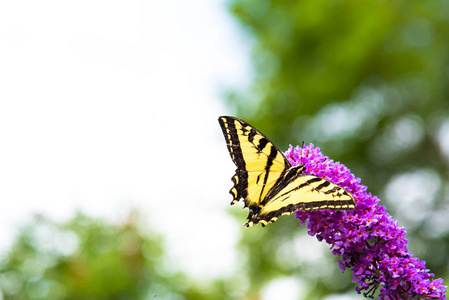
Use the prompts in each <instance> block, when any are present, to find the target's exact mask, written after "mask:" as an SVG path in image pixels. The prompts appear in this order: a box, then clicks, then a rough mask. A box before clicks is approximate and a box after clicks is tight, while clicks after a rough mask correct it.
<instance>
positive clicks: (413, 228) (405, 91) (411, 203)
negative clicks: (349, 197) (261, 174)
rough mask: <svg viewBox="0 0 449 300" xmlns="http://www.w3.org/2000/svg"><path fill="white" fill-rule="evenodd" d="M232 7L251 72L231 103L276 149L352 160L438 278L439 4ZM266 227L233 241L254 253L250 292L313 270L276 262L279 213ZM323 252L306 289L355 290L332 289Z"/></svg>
mask: <svg viewBox="0 0 449 300" xmlns="http://www.w3.org/2000/svg"><path fill="white" fill-rule="evenodd" d="M231 11H232V13H233V14H234V15H235V16H236V18H237V19H238V20H239V21H240V22H241V24H242V26H243V27H244V28H245V30H246V32H247V33H248V36H249V37H250V38H251V41H252V46H253V65H254V69H255V78H254V80H253V84H252V86H251V88H250V90H248V91H240V92H235V93H234V94H233V95H232V97H230V99H229V102H230V103H229V104H230V105H231V106H232V107H235V108H236V111H237V114H236V116H237V117H241V118H244V119H245V120H246V121H248V122H250V123H251V124H252V125H254V126H256V127H257V128H258V129H260V130H261V131H262V132H264V133H265V134H266V135H267V136H268V137H269V138H270V139H271V140H272V141H273V142H274V143H275V144H277V145H278V147H280V149H287V146H288V144H293V145H296V144H301V143H302V142H303V141H305V142H306V143H309V142H312V143H314V144H315V145H317V146H320V148H321V149H322V150H323V152H324V153H325V154H326V155H328V156H330V157H331V158H333V159H334V160H337V161H342V162H343V163H344V164H345V165H347V166H349V167H350V168H351V169H352V171H353V173H355V174H356V175H357V176H359V177H361V178H362V183H363V184H365V185H367V186H368V187H369V191H371V192H372V193H373V194H377V195H379V196H380V197H381V199H383V200H384V201H383V202H382V204H383V205H386V206H387V209H388V211H389V212H390V213H392V214H393V216H395V217H396V218H398V219H399V220H400V224H401V225H403V226H405V227H406V229H407V231H408V235H407V237H408V238H409V239H410V240H411V245H410V248H411V250H412V251H414V254H415V255H417V256H419V257H420V258H422V259H424V260H426V261H427V262H428V264H427V266H428V267H429V268H430V269H431V270H432V271H433V272H434V273H436V275H437V276H443V275H444V274H446V272H447V270H446V266H447V265H448V264H449V255H447V250H446V249H447V248H448V246H449V244H448V243H447V240H448V238H447V237H448V236H449V234H448V233H449V220H448V219H447V218H444V217H442V215H443V214H447V212H448V209H447V204H445V203H447V198H448V194H447V186H449V177H448V174H449V172H448V166H449V153H448V150H447V149H445V146H444V144H445V143H447V142H445V141H444V139H445V138H446V139H447V138H449V134H447V129H444V128H449V126H447V125H448V124H449V107H448V104H449V100H448V99H449V72H448V67H447V66H448V62H449V5H448V3H447V2H445V1H418V0H412V1H398V0H395V1H383V0H367V1H355V0H332V1H331V0H299V1H298V0H282V1H271V0H234V1H233V2H232V4H231ZM255 99H256V100H255ZM416 178H418V179H419V180H420V181H417V179H416ZM398 182H399V183H402V184H400V185H399V184H398ZM417 182H418V183H417ZM417 187H420V189H421V190H423V191H425V194H424V195H422V194H419V191H417ZM385 201H386V202H385ZM401 201H402V202H401ZM443 212H444V213H443ZM436 218H437V219H438V220H439V222H438V223H436V221H435V220H436ZM251 230H252V229H251ZM263 230H264V233H263V235H264V239H263V241H262V239H260V240H256V241H254V240H252V239H251V238H250V237H249V236H250V235H252V234H255V233H254V231H252V232H249V231H250V230H248V232H245V235H244V238H243V239H242V242H241V248H242V249H246V251H247V252H251V253H254V256H256V255H261V256H262V257H259V258H258V260H259V264H254V263H252V264H251V265H250V266H251V267H250V269H249V270H248V273H250V274H251V275H252V276H256V277H253V278H256V279H255V280H254V281H253V282H252V283H251V290H252V291H253V292H252V293H253V294H257V293H259V292H260V289H261V288H262V287H263V286H264V285H265V284H266V283H267V282H269V281H270V280H271V279H272V278H273V277H276V276H278V275H279V274H284V275H288V274H293V273H295V274H298V276H299V277H300V278H301V279H303V280H304V281H308V280H309V279H308V276H310V273H307V272H305V271H304V270H300V271H299V272H297V269H298V268H304V264H302V263H299V264H298V265H291V266H287V267H285V266H281V265H280V264H279V261H277V260H276V259H274V258H275V257H276V255H275V251H276V246H274V245H277V244H278V240H279V239H281V238H282V236H285V237H289V238H292V236H293V233H292V231H295V232H296V231H297V230H298V228H296V227H295V226H294V225H292V224H291V223H290V222H288V223H287V222H285V223H281V222H280V221H277V222H276V223H275V224H274V225H269V226H267V227H266V228H264V229H263ZM301 234H304V233H301ZM311 242H315V241H311ZM267 245H270V246H267ZM425 245H431V247H430V246H429V247H426V246H425ZM264 247H268V249H264V250H254V249H261V248H264ZM249 249H251V251H250V250H249ZM443 249H444V250H443ZM252 251H257V252H252ZM330 259H331V261H332V263H331V264H330V265H329V269H328V270H327V271H326V272H322V273H321V274H320V275H319V276H315V277H317V278H316V280H314V282H318V286H314V290H320V291H324V292H323V294H322V295H321V296H319V297H324V296H325V295H326V294H329V293H341V292H344V291H345V290H353V289H354V287H353V286H348V285H343V286H341V285H340V286H334V287H330V288H329V285H331V284H330V283H329V280H327V281H324V280H323V279H324V278H326V276H327V274H326V273H327V272H330V273H332V274H337V273H338V270H337V267H338V264H337V261H336V260H337V259H336V258H335V257H334V258H330ZM250 262H251V260H250ZM317 272H319V270H318V271H317ZM256 274H258V275H256ZM261 277H263V278H261ZM335 280H336V279H332V281H335ZM314 295H315V297H316V294H314ZM312 298H313V297H308V298H307V299H312Z"/></svg>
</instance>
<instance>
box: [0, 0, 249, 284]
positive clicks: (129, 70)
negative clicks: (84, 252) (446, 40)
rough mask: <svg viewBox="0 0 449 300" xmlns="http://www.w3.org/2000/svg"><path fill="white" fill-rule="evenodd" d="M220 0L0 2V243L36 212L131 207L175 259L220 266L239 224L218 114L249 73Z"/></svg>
mask: <svg viewBox="0 0 449 300" xmlns="http://www.w3.org/2000/svg"><path fill="white" fill-rule="evenodd" d="M225 2H226V1H210V0H196V1H193V2H192V1H188V2H186V1H181V0H173V1H144V0H142V1H134V0H128V1H111V0H107V1H103V0H94V1H92V0H89V1H86V0H78V1H60V0H54V1H50V0H43V1H30V0H19V1H2V2H0V140H1V147H0V182H1V184H0V199H1V201H0V250H1V251H5V250H7V249H8V246H10V245H11V243H12V241H13V239H14V237H15V235H16V234H17V232H18V230H19V229H20V227H21V226H23V225H25V224H26V223H27V222H29V221H30V220H31V218H32V216H33V215H35V214H39V215H43V216H44V217H46V218H49V219H50V220H54V221H57V222H62V221H65V220H68V219H69V218H71V217H73V216H74V214H75V212H76V211H77V210H79V211H82V212H84V213H87V214H88V215H90V216H93V217H102V218H106V219H108V220H111V221H112V222H120V221H123V220H125V219H126V217H127V214H128V212H129V211H130V210H131V209H137V210H138V211H139V212H140V214H141V216H142V219H144V220H145V222H147V224H148V225H150V226H151V227H152V228H153V229H155V230H156V231H158V232H160V233H162V234H163V235H164V238H165V240H166V244H167V250H168V254H169V257H171V258H172V262H173V265H174V266H173V267H174V268H182V269H185V270H187V271H188V272H189V273H191V274H193V275H194V276H197V277H203V278H206V277H208V276H222V275H226V274H227V273H229V272H231V270H232V268H233V267H234V266H235V264H236V257H235V253H234V251H233V248H234V246H235V243H236V241H237V239H238V237H239V232H240V231H241V230H242V228H241V225H240V224H238V223H236V222H235V221H234V220H233V218H232V217H230V216H229V215H228V214H227V210H228V209H229V208H228V207H229V203H230V201H231V195H229V193H228V191H229V189H230V188H231V186H232V182H231V180H230V178H231V176H232V175H233V172H234V169H235V167H234V165H233V164H232V161H231V159H230V157H229V154H228V153H227V150H226V146H225V142H224V139H223V137H222V135H221V130H220V127H219V125H218V122H217V118H218V116H220V115H226V114H228V113H229V110H228V109H227V108H226V107H225V105H224V101H223V100H224V99H225V96H224V93H225V92H226V90H228V89H239V88H242V87H245V86H246V85H248V83H249V82H250V77H251V74H250V67H249V56H250V55H249V50H248V49H249V47H248V41H246V40H245V38H244V35H243V34H242V32H241V29H240V28H239V27H238V25H237V23H236V21H235V20H234V19H232V17H231V16H230V14H229V13H228V11H227V9H226V3H225ZM235 209H238V208H235ZM243 223H244V220H242V224H243ZM217 256H218V257H219V259H217Z"/></svg>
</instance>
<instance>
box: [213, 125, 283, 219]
mask: <svg viewBox="0 0 449 300" xmlns="http://www.w3.org/2000/svg"><path fill="white" fill-rule="evenodd" d="M218 121H219V123H220V126H221V129H222V130H223V135H224V137H225V140H226V144H227V146H228V150H229V154H230V155H231V158H232V160H233V161H234V164H235V165H236V166H237V170H236V172H235V175H234V176H233V177H232V181H233V182H234V186H233V187H232V189H231V190H230V193H231V195H232V196H233V200H232V202H231V204H235V203H236V202H238V201H239V200H240V199H243V201H244V203H245V207H249V208H250V216H251V215H252V214H253V215H254V214H255V213H256V212H257V211H258V210H259V209H260V206H259V204H260V203H261V201H262V200H263V199H264V198H265V197H266V195H267V194H268V192H269V191H270V189H271V188H272V187H273V186H274V185H275V183H276V182H277V181H278V180H279V179H280V178H282V176H283V174H284V173H285V170H286V169H287V168H289V167H290V163H289V162H288V161H287V159H286V158H285V157H284V155H283V154H282V153H281V151H279V149H278V148H277V147H276V146H275V145H274V144H273V143H272V142H270V140H269V139H268V138H267V137H266V136H264V135H263V134H262V133H261V132H260V131H258V130H257V129H255V128H254V127H252V126H251V125H249V124H248V123H246V122H245V121H243V120H240V119H238V118H234V117H220V118H218Z"/></svg>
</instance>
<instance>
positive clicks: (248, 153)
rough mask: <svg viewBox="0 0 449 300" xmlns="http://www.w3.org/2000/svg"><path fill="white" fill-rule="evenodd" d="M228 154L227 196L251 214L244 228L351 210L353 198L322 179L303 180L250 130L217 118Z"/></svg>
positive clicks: (240, 122)
mask: <svg viewBox="0 0 449 300" xmlns="http://www.w3.org/2000/svg"><path fill="white" fill-rule="evenodd" d="M218 121H219V123H220V126H221V129H222V130H223V135H224V137H225V139H226V143H227V146H228V150H229V154H230V155H231V158H232V160H233V161H234V164H235V165H236V166H237V170H236V172H235V175H234V176H233V177H232V181H233V182H234V186H233V187H232V189H231V190H230V191H229V192H230V193H231V194H232V196H233V197H234V199H233V200H232V202H231V204H235V203H237V202H238V201H239V200H240V199H243V202H244V203H245V207H248V208H249V215H248V222H247V223H246V224H245V226H246V227H251V226H254V225H256V224H257V223H259V222H260V223H261V224H262V226H265V225H266V224H268V223H272V222H274V221H276V220H277V219H278V218H279V217H280V216H282V215H288V214H291V213H293V212H295V211H296V210H306V211H308V210H325V209H329V210H352V209H354V207H355V201H354V197H353V196H352V195H351V193H349V192H348V191H346V190H345V189H344V188H342V187H340V186H338V185H336V184H334V183H332V182H330V181H327V180H325V179H323V178H320V177H317V176H313V175H308V174H303V171H304V166H302V165H299V166H292V165H291V164H290V163H289V162H288V160H287V158H286V157H285V156H284V155H283V154H282V152H281V151H279V149H278V148H277V147H276V146H275V145H274V144H273V143H272V142H270V140H269V139H268V138H267V137H266V136H264V135H263V134H262V133H261V132H260V131H258V130H257V129H256V128H254V127H253V126H251V125H249V124H248V123H246V122H245V121H243V120H240V119H238V118H234V117H225V116H224V117H219V118H218Z"/></svg>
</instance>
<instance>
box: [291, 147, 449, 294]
mask: <svg viewBox="0 0 449 300" xmlns="http://www.w3.org/2000/svg"><path fill="white" fill-rule="evenodd" d="M285 156H286V157H287V159H288V160H289V161H290V163H291V164H292V165H304V166H305V172H306V173H307V174H311V175H315V176H319V177H322V178H324V179H327V180H329V181H331V182H333V183H336V184H338V185H340V186H341V187H343V188H345V189H346V190H348V191H349V192H351V193H352V194H353V196H354V198H355V199H356V208H355V209H354V210H353V211H328V210H323V211H313V212H306V211H296V214H295V217H296V218H297V219H299V220H301V224H302V225H304V224H305V223H306V222H307V228H308V229H309V232H308V233H309V235H315V236H316V237H317V239H318V240H319V241H322V240H325V241H326V242H327V243H328V244H330V245H331V249H332V253H333V254H334V255H342V259H341V260H339V267H340V269H341V270H342V271H343V272H344V271H345V269H346V268H348V269H351V270H352V272H353V278H354V279H353V282H356V283H357V284H358V286H357V287H356V291H357V292H358V293H363V295H364V296H365V297H368V298H374V293H375V292H376V290H377V289H378V288H379V287H380V290H379V295H378V299H385V300H393V299H440V300H443V299H446V295H445V294H446V286H444V285H442V284H443V279H433V277H434V274H432V273H429V270H427V269H426V266H425V264H426V263H425V262H424V261H421V260H419V259H418V258H415V257H413V254H412V253H410V252H408V250H407V247H406V244H407V243H408V240H407V239H406V238H405V233H406V232H405V229H404V228H402V227H399V226H398V223H397V222H396V221H395V220H393V218H392V217H391V216H390V215H389V214H388V213H387V212H386V209H385V207H384V206H381V205H378V203H379V201H380V199H379V198H377V197H376V196H373V195H371V194H370V193H367V192H366V190H367V187H366V186H363V185H361V184H360V182H361V180H360V179H359V178H356V177H355V176H354V175H353V174H351V172H350V171H349V169H348V168H347V167H346V166H344V165H343V164H341V163H339V162H334V161H333V160H331V159H329V158H328V157H327V156H324V155H323V154H322V153H321V151H320V148H318V147H316V148H314V146H313V144H309V145H308V146H304V147H303V148H301V147H299V146H297V147H295V148H293V147H292V146H290V148H289V149H288V150H287V152H285Z"/></svg>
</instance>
